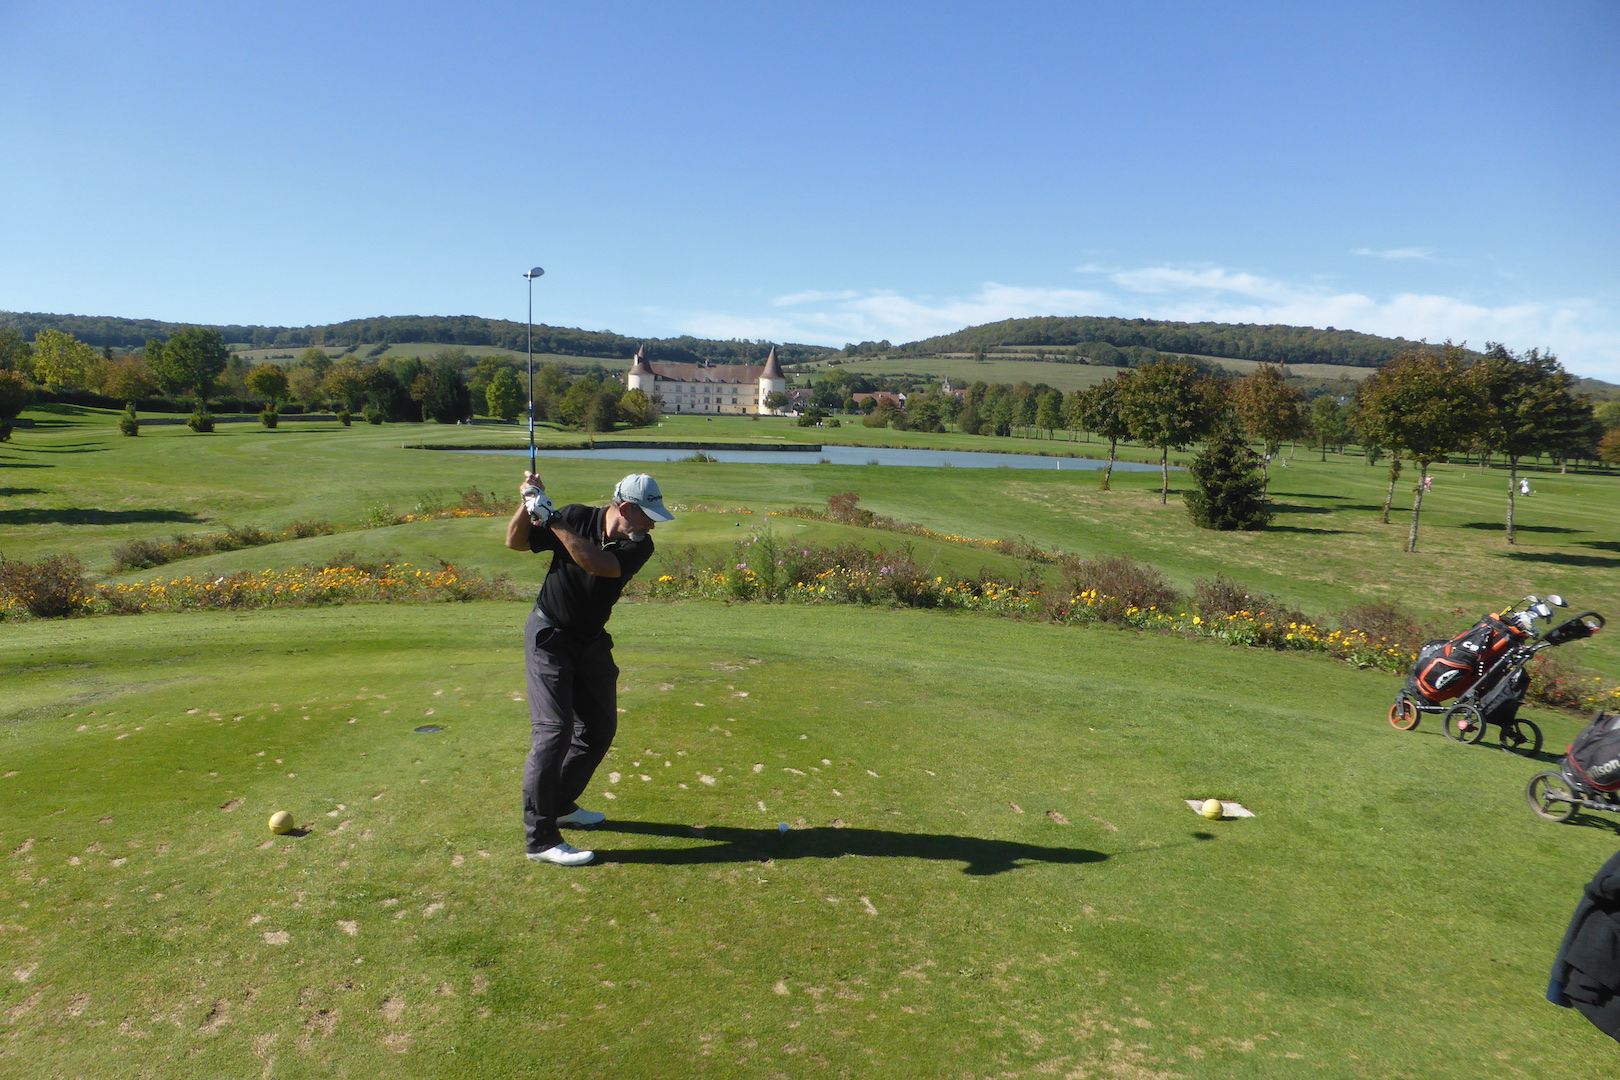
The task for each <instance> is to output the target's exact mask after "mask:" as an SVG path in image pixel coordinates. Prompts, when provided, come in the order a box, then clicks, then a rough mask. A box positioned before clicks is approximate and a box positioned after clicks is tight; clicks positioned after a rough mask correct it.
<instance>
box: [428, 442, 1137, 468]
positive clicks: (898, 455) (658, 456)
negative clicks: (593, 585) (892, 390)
mask: <svg viewBox="0 0 1620 1080" xmlns="http://www.w3.org/2000/svg"><path fill="white" fill-rule="evenodd" d="M449 452H450V453H456V454H499V455H502V456H505V457H527V456H528V455H529V452H528V451H527V450H452V451H449ZM695 453H697V451H695V450H668V449H662V448H651V447H647V448H641V447H612V448H608V449H595V450H582V449H573V450H536V451H535V457H536V458H599V459H606V460H612V461H685V460H690V459H691V457H692V455H693V454H695ZM703 453H704V454H706V455H708V456H709V457H711V458H714V459H715V460H716V461H724V462H729V463H733V464H756V465H819V464H821V463H823V462H825V463H827V464H830V465H899V466H905V467H911V468H936V469H940V468H943V469H1045V470H1047V471H1048V472H1051V471H1060V472H1061V471H1065V470H1085V469H1101V468H1103V467H1105V466H1106V465H1107V464H1108V462H1106V461H1097V460H1094V459H1092V458H1060V457H1037V456H1035V455H1033V454H996V453H987V452H984V451H979V450H898V449H893V448H888V447H875V446H823V447H822V448H821V449H820V450H809V451H802V452H801V451H797V450H704V451H703ZM1114 468H1115V469H1117V470H1119V471H1121V472H1151V471H1156V470H1157V469H1158V468H1159V467H1158V466H1157V465H1144V464H1142V463H1141V462H1136V461H1116V462H1114Z"/></svg>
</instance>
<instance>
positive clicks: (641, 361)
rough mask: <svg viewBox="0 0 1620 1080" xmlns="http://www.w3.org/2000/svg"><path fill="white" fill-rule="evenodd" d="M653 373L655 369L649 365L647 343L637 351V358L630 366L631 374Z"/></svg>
mask: <svg viewBox="0 0 1620 1080" xmlns="http://www.w3.org/2000/svg"><path fill="white" fill-rule="evenodd" d="M652 373H653V369H652V367H651V366H650V365H649V364H648V363H647V346H646V344H645V343H643V344H642V346H641V347H640V348H638V349H637V350H636V358H635V360H634V361H632V362H631V364H630V374H632V375H651V374H652Z"/></svg>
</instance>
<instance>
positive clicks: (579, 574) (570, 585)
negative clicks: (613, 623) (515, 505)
mask: <svg viewBox="0 0 1620 1080" xmlns="http://www.w3.org/2000/svg"><path fill="white" fill-rule="evenodd" d="M557 513H558V515H559V516H560V517H561V518H562V522H563V524H564V525H565V526H567V527H568V528H569V529H571V530H572V531H574V532H576V533H578V534H579V535H581V536H583V537H584V538H585V539H586V540H587V541H589V542H590V543H593V544H595V545H597V546H598V547H600V548H602V549H603V550H604V551H608V552H611V553H612V554H613V556H614V557H615V558H617V559H618V560H619V576H618V577H597V576H596V575H594V574H589V573H587V572H586V571H585V570H584V569H582V568H581V567H580V565H579V564H578V563H576V562H575V561H574V559H573V556H571V555H569V554H568V549H567V548H565V547H563V545H562V541H560V540H558V539H557V537H556V534H555V533H553V532H552V531H551V530H550V529H549V528H547V527H545V526H544V525H536V526H534V527H533V528H531V529H530V530H529V550H530V551H534V552H541V551H549V552H551V568H550V569H549V570H547V571H546V581H545V584H543V585H541V586H540V595H539V596H537V597H536V598H535V601H534V602H535V606H536V607H538V608H539V609H540V612H541V614H542V615H544V616H545V617H546V619H547V620H548V621H549V622H550V623H551V625H552V626H555V627H558V628H560V629H562V630H566V631H568V632H569V633H570V634H573V635H576V636H578V637H582V638H592V637H595V636H596V635H597V634H600V633H601V632H602V630H603V628H604V627H606V626H607V621H608V617H609V616H610V615H612V614H613V605H614V604H615V603H617V602H618V600H619V594H620V593H622V592H623V591H624V587H625V585H626V584H628V583H629V581H630V579H631V578H632V577H634V576H635V574H636V571H638V570H640V569H641V568H642V567H643V566H645V565H646V564H647V560H648V559H650V558H652V553H653V542H652V537H651V536H648V537H645V538H644V539H642V540H608V539H607V536H606V533H607V507H605V506H584V505H581V504H580V503H570V504H569V505H567V506H564V507H562V508H560V509H559V510H558V511H557Z"/></svg>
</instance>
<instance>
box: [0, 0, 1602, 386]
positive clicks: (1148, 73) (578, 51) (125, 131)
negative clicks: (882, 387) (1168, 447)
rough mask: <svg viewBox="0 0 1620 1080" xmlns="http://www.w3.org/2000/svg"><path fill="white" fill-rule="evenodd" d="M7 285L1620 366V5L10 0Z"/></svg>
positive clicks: (185, 303) (193, 300) (290, 315)
mask: <svg viewBox="0 0 1620 1080" xmlns="http://www.w3.org/2000/svg"><path fill="white" fill-rule="evenodd" d="M0 41H3V42H4V43H5V44H4V48H5V53H6V61H5V63H4V64H3V65H0V130H3V131H4V132H5V133H6V135H7V136H8V139H7V142H8V153H6V154H5V155H0V309H3V310H22V311H50V312H59V313H76V314H95V315H122V316H134V317H147V318H158V319H167V320H175V321H186V322H202V323H226V322H233V323H260V324H272V325H305V324H319V323H327V322H334V321H339V320H342V319H349V318H358V317H363V316H374V315H407V314H420V315H459V314H470V315H484V316H490V317H497V318H512V319H519V320H521V319H523V318H524V317H525V310H526V308H525V303H526V293H525V284H524V282H523V279H522V277H521V274H522V272H523V271H524V270H525V269H527V268H528V267H530V266H532V265H535V264H539V265H541V266H543V267H545V269H546V276H545V278H543V279H542V280H541V281H540V283H539V284H538V285H537V286H536V288H535V317H536V319H537V320H538V321H541V322H549V323H555V324H559V325H567V326H580V327H584V328H586V329H611V330H615V331H618V332H621V333H625V334H631V335H646V336H659V337H663V336H669V335H674V334H679V333H691V334H697V335H702V336H710V337H722V338H724V337H746V338H768V339H771V340H778V341H802V342H814V343H821V344H830V345H842V344H844V343H845V342H848V341H862V340H868V339H871V340H877V339H882V338H887V339H889V340H891V341H894V342H896V343H898V342H902V341H910V340H915V339H917V338H920V337H925V336H928V335H931V334H935V333H942V332H947V331H951V330H955V329H959V328H961V327H963V326H967V325H972V324H975V323H982V322H988V321H991V320H995V319H1001V318H1007V317H1011V316H1026V315H1043V314H1058V315H1068V314H1089V315H1119V316H1128V317H1149V318H1167V319H1187V320H1204V319H1212V320H1219V321H1229V322H1284V323H1293V324H1300V325H1312V326H1330V325H1331V326H1336V327H1339V328H1341V329H1355V330H1363V331H1367V332H1370V333H1378V334H1391V335H1397V334H1398V335H1402V336H1406V337H1411V338H1427V339H1429V340H1433V341H1438V340H1443V339H1446V338H1451V339H1454V340H1459V341H1463V340H1466V341H1467V342H1468V343H1470V344H1472V345H1476V346H1479V345H1483V343H1484V342H1485V341H1487V340H1494V341H1502V342H1505V343H1506V344H1508V345H1509V346H1510V347H1512V348H1515V349H1526V348H1529V347H1531V346H1540V347H1543V348H1550V349H1552V350H1553V351H1555V352H1556V353H1557V354H1558V355H1559V356H1560V357H1561V358H1562V359H1563V360H1564V362H1565V364H1566V366H1567V367H1568V368H1569V369H1570V370H1572V371H1574V372H1576V373H1577V374H1581V375H1589V376H1593V377H1597V378H1603V379H1607V380H1609V381H1613V382H1620V261H1617V259H1616V254H1617V253H1620V209H1617V207H1620V123H1617V119H1616V118H1617V117H1620V62H1617V59H1616V58H1617V56H1620V7H1617V6H1616V5H1615V4H1614V3H1612V2H1611V0H1567V2H1566V0H1540V2H1537V3H1529V2H1524V3H1501V2H1493V0H1470V2H1466V3H1446V2H1437V3H1424V4H1412V3H1409V2H1401V3H1332V2H1323V3H1311V4H1304V3H1298V2H1293V0H1290V2H1278V3H1241V2H1239V3H1235V4H1225V5H1215V4H1206V3H1192V2H1188V3H1153V2H1143V3H1131V4H1121V3H1117V2H1115V3H1107V4H1094V3H1086V2H1070V3H1049V2H1023V3H1021V2H1016V0H1010V2H1007V0H1004V2H1000V3H995V4H989V3H984V4H957V3H949V2H944V0H935V2H933V3H926V4H924V3H917V4H912V3H881V2H873V0H867V2H865V3H842V2H833V0H822V2H818V3H815V4H808V3H804V4H796V3H771V4H760V3H757V2H751V3H686V4H667V3H577V2H576V3H558V2H553V0H527V2H524V3H503V2H498V0H496V2H489V3H480V4H470V5H448V4H442V3H432V4H429V3H417V2H411V0H402V2H398V3H394V4H390V5H386V6H385V5H381V4H349V3H342V2H332V0H328V2H324V3H299V2H290V3H278V4H251V5H250V4H243V3H235V2H231V0H214V2H210V3H190V2H175V0H169V2H165V3H163V4H157V5H154V4H144V3H133V2H131V3H76V2H73V0H49V2H39V0H5V2H4V3H0Z"/></svg>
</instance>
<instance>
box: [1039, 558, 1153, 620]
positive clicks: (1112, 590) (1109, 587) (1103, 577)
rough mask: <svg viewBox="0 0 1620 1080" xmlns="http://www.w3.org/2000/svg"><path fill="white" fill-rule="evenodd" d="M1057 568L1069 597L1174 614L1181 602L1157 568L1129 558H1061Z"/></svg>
mask: <svg viewBox="0 0 1620 1080" xmlns="http://www.w3.org/2000/svg"><path fill="white" fill-rule="evenodd" d="M1058 567H1059V569H1060V571H1061V573H1062V574H1063V584H1064V588H1066V589H1068V590H1069V591H1068V593H1067V595H1069V596H1079V595H1080V594H1081V593H1083V592H1088V591H1089V592H1094V593H1096V595H1097V596H1098V597H1099V598H1107V599H1108V601H1109V602H1110V603H1112V604H1117V605H1119V606H1120V607H1122V608H1124V607H1135V608H1143V609H1147V608H1157V609H1158V610H1159V611H1173V610H1175V609H1176V608H1177V607H1178V606H1179V605H1180V604H1181V602H1182V598H1181V594H1180V593H1178V592H1176V590H1175V589H1174V588H1173V587H1172V586H1171V585H1170V582H1169V581H1168V580H1167V579H1166V578H1165V576H1164V574H1163V573H1161V572H1160V571H1159V569H1158V568H1157V567H1154V566H1149V565H1148V564H1146V563H1139V562H1137V561H1135V560H1134V559H1132V558H1131V557H1130V556H1128V555H1099V556H1097V557H1096V558H1094V559H1077V558H1074V557H1073V556H1059V557H1058Z"/></svg>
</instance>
